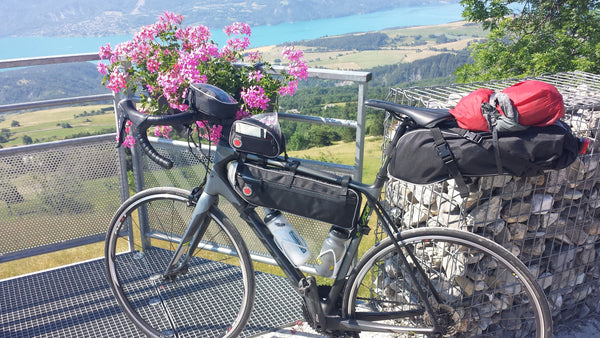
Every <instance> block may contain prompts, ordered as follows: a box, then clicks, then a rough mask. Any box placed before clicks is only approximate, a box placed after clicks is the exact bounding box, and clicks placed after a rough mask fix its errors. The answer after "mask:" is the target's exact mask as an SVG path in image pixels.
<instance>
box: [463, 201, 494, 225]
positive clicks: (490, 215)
mask: <svg viewBox="0 0 600 338" xmlns="http://www.w3.org/2000/svg"><path fill="white" fill-rule="evenodd" d="M501 209H502V198H501V197H500V196H494V197H492V198H491V199H489V200H487V201H486V202H484V203H482V204H480V205H478V206H476V207H475V208H473V210H471V212H470V213H469V215H470V216H471V217H473V219H474V220H475V225H479V226H486V225H488V224H490V223H492V222H495V221H496V220H497V219H498V218H499V217H500V210H501Z"/></svg>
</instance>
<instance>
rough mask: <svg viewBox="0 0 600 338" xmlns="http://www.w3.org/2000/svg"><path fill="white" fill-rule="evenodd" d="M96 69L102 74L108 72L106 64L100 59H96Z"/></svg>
mask: <svg viewBox="0 0 600 338" xmlns="http://www.w3.org/2000/svg"><path fill="white" fill-rule="evenodd" d="M96 69H98V72H100V74H102V75H106V74H108V66H106V64H105V63H104V62H102V61H98V65H97V66H96Z"/></svg>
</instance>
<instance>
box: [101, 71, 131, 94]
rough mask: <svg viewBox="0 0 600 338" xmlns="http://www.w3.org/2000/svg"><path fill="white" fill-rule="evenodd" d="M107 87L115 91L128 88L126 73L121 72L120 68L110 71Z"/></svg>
mask: <svg viewBox="0 0 600 338" xmlns="http://www.w3.org/2000/svg"><path fill="white" fill-rule="evenodd" d="M106 87H108V89H110V90H112V91H113V92H115V93H118V92H120V91H121V89H125V88H127V80H126V78H125V74H123V73H121V72H120V71H119V69H118V68H117V69H114V70H113V71H112V73H110V78H109V79H108V84H107V85H106Z"/></svg>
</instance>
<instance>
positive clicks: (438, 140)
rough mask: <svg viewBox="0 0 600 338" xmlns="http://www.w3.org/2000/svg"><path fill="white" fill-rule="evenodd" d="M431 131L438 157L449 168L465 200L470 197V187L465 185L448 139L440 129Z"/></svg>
mask: <svg viewBox="0 0 600 338" xmlns="http://www.w3.org/2000/svg"><path fill="white" fill-rule="evenodd" d="M429 130H431V135H432V136H433V141H434V142H435V147H436V149H437V152H438V156H439V157H440V158H441V159H442V162H443V163H444V166H446V168H448V171H449V172H450V176H451V177H452V178H454V180H455V181H456V185H457V186H458V191H459V192H460V196H462V197H463V198H465V197H467V196H469V187H467V184H466V183H465V180H464V178H463V176H462V174H461V173H460V170H459V169H458V165H457V164H456V161H455V160H454V155H453V154H452V151H451V150H450V146H449V145H448V142H446V139H444V136H443V135H442V131H441V130H440V128H437V127H435V128H431V129H429Z"/></svg>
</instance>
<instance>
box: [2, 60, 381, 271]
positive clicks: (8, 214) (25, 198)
mask: <svg viewBox="0 0 600 338" xmlns="http://www.w3.org/2000/svg"><path fill="white" fill-rule="evenodd" d="M97 60H99V57H98V55H97V54H77V55H62V56H49V57H38V58H24V59H13V60H0V69H9V68H17V67H29V66H39V65H49V64H60V63H73V62H89V61H97ZM281 69H283V67H280V66H274V70H275V71H279V70H281ZM309 77H311V78H316V79H324V80H338V81H352V82H355V83H358V99H357V101H358V110H357V119H356V121H353V120H340V119H331V118H323V117H315V116H305V115H300V114H286V113H281V117H282V119H288V120H293V121H301V122H308V123H320V124H326V125H334V126H343V127H349V128H355V129H356V148H355V154H356V155H355V164H354V166H346V165H340V164H334V163H323V162H316V161H309V160H302V161H303V162H310V163H311V165H315V166H324V168H325V169H327V170H331V171H336V172H345V173H350V174H352V175H353V177H354V179H356V180H362V166H363V162H364V160H363V158H364V139H365V129H364V126H365V110H364V104H363V102H364V101H365V95H366V87H367V83H368V82H369V81H370V80H371V73H368V72H349V71H335V70H326V69H309ZM120 99H121V97H120V96H118V95H113V94H110V93H107V94H98V95H88V96H80V97H69V98H60V99H52V100H43V101H33V102H25V103H15V104H7V105H0V113H2V112H11V111H20V110H27V109H40V108H48V107H58V106H71V105H76V104H82V103H95V102H103V101H110V100H112V101H113V103H114V104H113V107H114V109H115V125H116V123H117V122H116V121H118V113H119V112H118V110H117V109H116V102H118V100H120ZM114 137H115V134H109V135H103V136H95V137H91V138H79V139H74V140H66V141H57V142H51V143H44V144H34V145H29V146H22V147H14V148H6V149H0V235H1V236H0V237H1V238H2V240H1V241H0V263H1V262H6V261H10V260H14V259H18V258H24V257H29V256H33V255H37V254H41V253H47V252H51V251H58V250H62V249H66V248H71V247H75V246H79V245H82V244H88V243H91V242H95V241H99V240H101V239H102V237H103V232H104V231H105V228H106V226H107V224H108V223H109V222H110V218H111V217H112V213H114V211H115V210H116V209H117V208H118V206H119V205H120V203H121V202H122V201H123V200H124V199H126V198H127V197H128V196H129V186H128V168H127V167H126V163H127V161H126V155H125V151H124V150H123V149H122V148H119V149H115V147H114ZM157 142H158V143H159V144H160V143H163V144H165V143H166V144H169V143H171V142H169V141H164V140H161V141H157ZM176 151H177V152H180V151H182V148H181V147H180V148H179V149H178V150H176ZM135 153H137V151H135V150H134V154H135ZM137 158H138V159H141V160H143V158H144V157H143V156H137ZM98 159H101V160H100V161H98ZM36 163H37V164H36ZM133 163H134V165H135V168H134V172H135V173H136V174H135V175H134V176H135V179H136V181H137V182H136V184H135V186H136V187H137V188H138V189H141V188H144V187H146V186H148V185H152V184H149V183H148V182H156V183H159V182H160V183H161V184H172V185H174V186H180V187H182V188H188V189H189V188H191V187H193V185H192V184H191V183H190V182H189V181H185V180H179V181H174V182H164V181H156V178H151V177H150V176H149V175H150V174H149V172H148V171H145V170H144V166H146V167H147V164H141V163H140V162H139V161H138V160H136V159H134V161H133ZM136 163H137V164H136ZM41 168H43V170H42V169H41ZM157 172H159V171H153V173H152V175H155V174H156V173H157ZM158 175H160V173H159V174H158ZM171 176H172V175H171ZM25 178H27V179H25ZM94 212H100V214H94ZM36 220H42V221H41V222H37V223H36ZM94 222H95V223H96V224H92V223H94ZM86 228H93V230H86ZM321 228H322V232H323V236H324V235H325V232H326V231H327V230H328V228H325V227H321ZM307 229H309V227H307ZM307 236H308V237H311V235H308V234H307ZM314 236H315V235H313V236H312V237H314ZM319 236H320V235H319V234H317V235H316V237H319ZM253 242H254V241H253ZM253 245H254V246H253ZM314 245H315V246H316V245H318V244H317V243H316V241H315V244H314ZM249 247H250V248H251V250H252V251H253V252H254V253H256V254H257V255H256V257H257V259H260V260H264V259H265V258H264V256H265V252H264V249H263V248H262V246H261V245H260V244H259V243H258V242H255V243H254V244H249ZM261 257H263V258H261Z"/></svg>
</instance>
